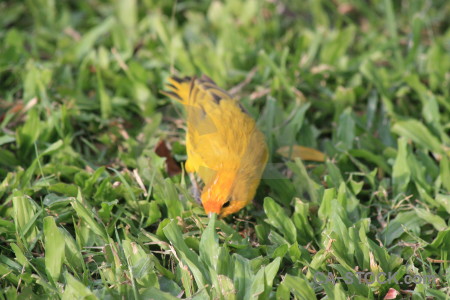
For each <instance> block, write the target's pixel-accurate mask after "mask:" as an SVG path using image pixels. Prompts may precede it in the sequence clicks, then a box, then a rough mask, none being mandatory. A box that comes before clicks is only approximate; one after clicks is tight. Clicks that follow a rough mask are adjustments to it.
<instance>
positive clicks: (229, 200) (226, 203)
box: [222, 197, 231, 208]
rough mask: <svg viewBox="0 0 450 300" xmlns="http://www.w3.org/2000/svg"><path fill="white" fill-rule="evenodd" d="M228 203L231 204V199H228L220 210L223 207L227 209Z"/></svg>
mask: <svg viewBox="0 0 450 300" xmlns="http://www.w3.org/2000/svg"><path fill="white" fill-rule="evenodd" d="M230 203H231V198H230V197H228V200H227V202H225V203H224V204H223V205H222V208H225V207H228V206H230Z"/></svg>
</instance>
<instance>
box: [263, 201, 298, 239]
mask: <svg viewBox="0 0 450 300" xmlns="http://www.w3.org/2000/svg"><path fill="white" fill-rule="evenodd" d="M264 211H265V212H266V214H267V218H268V223H269V224H270V225H272V226H274V227H275V228H277V229H278V230H279V231H280V232H281V233H282V234H283V235H284V236H285V237H286V238H287V239H288V241H289V242H290V243H294V242H296V241H297V230H296V228H295V226H294V223H293V222H292V220H291V219H290V218H289V217H288V216H287V214H286V212H285V211H284V209H283V208H282V207H281V206H279V205H278V204H277V203H276V202H275V201H274V200H273V199H272V198H269V197H267V198H265V199H264Z"/></svg>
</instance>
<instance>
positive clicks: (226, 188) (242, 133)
mask: <svg viewBox="0 0 450 300" xmlns="http://www.w3.org/2000/svg"><path fill="white" fill-rule="evenodd" d="M167 88H168V90H169V91H167V92H163V93H164V94H165V95H167V96H169V97H171V98H173V99H176V100H178V101H179V102H181V103H182V104H183V105H184V107H185V109H186V112H187V134H186V151H187V156H188V159H187V161H186V171H188V172H195V173H197V174H198V175H199V176H200V178H201V179H202V180H203V182H204V184H205V186H204V188H203V190H202V193H201V197H200V198H201V201H202V204H203V207H204V209H205V211H206V213H207V214H210V213H216V214H220V216H221V217H226V216H228V215H229V214H233V213H235V212H237V211H239V210H241V209H242V208H243V207H244V206H246V205H247V204H248V203H250V201H252V199H253V197H254V196H255V193H256V189H257V187H258V185H259V182H260V180H261V175H262V173H263V171H264V168H265V166H266V163H267V159H268V150H267V144H266V142H265V138H264V135H263V134H262V132H261V131H260V130H259V129H258V128H257V127H256V124H255V121H254V120H253V119H252V117H251V116H250V115H249V114H248V113H247V112H246V111H245V110H244V108H243V107H242V106H241V105H240V104H239V101H238V100H237V99H235V98H233V97H231V95H230V94H228V93H227V92H226V91H224V90H222V89H221V88H219V87H218V86H217V85H216V84H215V83H214V81H212V80H211V79H210V78H208V77H207V76H202V77H201V78H196V77H193V78H191V77H184V78H178V77H176V76H173V77H171V78H169V84H167Z"/></svg>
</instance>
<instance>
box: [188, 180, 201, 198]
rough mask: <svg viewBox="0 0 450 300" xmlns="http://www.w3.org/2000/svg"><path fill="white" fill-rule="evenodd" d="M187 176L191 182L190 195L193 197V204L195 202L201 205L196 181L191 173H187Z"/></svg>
mask: <svg viewBox="0 0 450 300" xmlns="http://www.w3.org/2000/svg"><path fill="white" fill-rule="evenodd" d="M188 174H189V179H190V180H191V182H192V188H191V190H192V195H193V196H194V199H195V202H197V203H198V204H202V200H201V199H200V189H199V187H198V183H197V180H196V179H195V176H194V174H193V173H188Z"/></svg>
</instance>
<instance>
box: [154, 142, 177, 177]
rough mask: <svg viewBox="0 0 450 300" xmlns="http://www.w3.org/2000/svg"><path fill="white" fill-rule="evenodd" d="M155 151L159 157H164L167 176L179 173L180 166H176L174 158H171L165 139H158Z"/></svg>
mask: <svg viewBox="0 0 450 300" xmlns="http://www.w3.org/2000/svg"><path fill="white" fill-rule="evenodd" d="M155 153H156V154H157V155H158V156H159V157H165V158H166V171H167V174H169V176H174V175H177V174H179V173H181V168H180V166H178V164H177V162H176V161H175V159H173V157H172V154H171V152H170V150H169V148H168V147H167V144H166V142H165V141H163V140H161V141H159V143H158V145H156V148H155Z"/></svg>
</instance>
